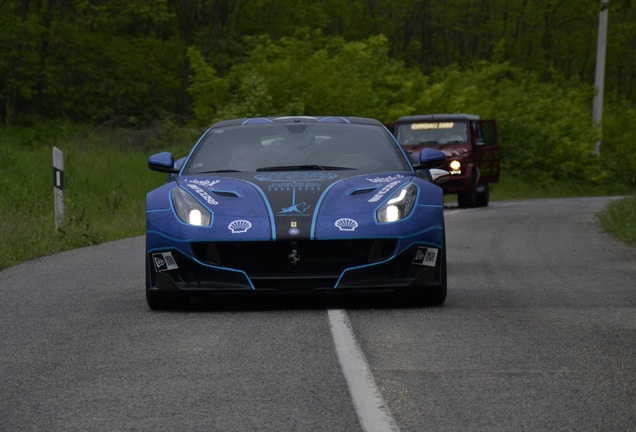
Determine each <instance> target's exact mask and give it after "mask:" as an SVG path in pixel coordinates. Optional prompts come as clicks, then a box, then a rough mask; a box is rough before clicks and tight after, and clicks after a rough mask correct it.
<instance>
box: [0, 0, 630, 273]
mask: <svg viewBox="0 0 636 432" xmlns="http://www.w3.org/2000/svg"><path fill="white" fill-rule="evenodd" d="M606 6H607V7H608V8H609V27H608V38H607V41H608V42H607V60H606V65H607V66H606V73H605V77H606V80H605V103H604V111H603V123H602V128H599V127H597V126H595V125H594V124H593V122H592V104H593V98H594V94H595V90H594V78H595V64H596V44H597V30H598V22H599V12H600V10H601V7H602V3H601V2H600V1H598V0H536V1H535V0H533V1H528V0H321V1H305V0H302V1H301V0H229V1H228V0H0V96H1V100H0V119H1V120H2V124H1V126H0V158H1V160H2V161H3V163H2V175H1V176H0V190H1V191H2V192H1V193H2V200H0V216H2V220H3V221H5V222H3V225H0V238H3V240H5V242H6V243H7V244H13V243H15V244H16V246H11V247H10V248H7V249H10V250H9V251H8V252H5V254H6V255H5V256H4V258H3V257H2V256H0V268H2V267H3V265H4V266H6V265H8V264H11V263H14V262H17V261H19V260H20V259H24V258H27V257H29V256H30V255H29V248H31V249H33V248H34V247H36V246H37V248H36V249H38V250H40V249H41V248H40V246H39V245H41V244H45V247H44V249H43V250H44V251H45V252H46V251H54V250H57V249H59V248H62V249H63V248H66V247H72V246H77V245H83V244H91V243H95V242H99V241H103V240H107V239H110V238H114V237H118V236H124V235H133V234H141V233H143V197H144V195H145V193H146V192H147V190H149V189H151V188H152V187H154V186H155V185H158V184H159V183H161V181H163V180H164V179H163V178H159V177H157V176H156V174H154V176H153V174H152V173H148V172H147V170H145V168H144V167H145V161H146V159H147V157H148V155H149V153H150V152H152V151H154V150H157V151H160V150H169V151H173V152H174V153H177V154H179V155H180V156H182V155H184V153H185V152H187V151H188V149H189V148H190V147H191V145H192V143H193V142H194V139H196V137H197V136H198V135H199V134H200V133H202V132H203V130H204V129H205V127H206V126H207V125H209V124H211V123H212V122H214V121H216V120H219V119H223V118H229V117H243V116H246V117H253V116H265V115H267V116H269V115H302V114H304V115H358V116H368V117H374V118H377V119H379V120H381V121H383V122H385V123H390V122H392V121H394V120H395V119H397V118H398V117H400V116H402V115H408V114H424V113H444V112H466V113H473V114H478V115H480V116H481V117H482V118H495V119H497V121H498V125H499V130H500V140H501V146H502V151H501V161H502V168H503V177H504V178H505V179H508V180H507V181H510V180H511V179H512V180H514V181H515V182H516V183H515V186H518V185H526V186H527V190H544V188H545V187H549V186H550V185H560V186H564V187H565V188H566V189H568V190H570V191H572V190H576V191H578V193H579V194H581V193H596V194H599V193H608V194H626V193H627V194H630V193H631V194H633V190H634V189H635V188H636V134H635V133H634V126H635V125H636V7H635V6H633V5H632V4H631V1H630V0H611V1H609V2H608V3H606ZM599 139H601V142H602V146H601V151H600V155H596V154H595V152H594V148H595V145H596V143H597V141H598V140H599ZM54 145H55V146H57V147H60V148H61V149H62V150H64V151H65V155H66V158H67V160H66V166H67V174H66V175H67V184H66V186H67V187H66V201H67V204H68V205H67V218H68V226H67V227H66V228H65V229H63V230H58V231H57V232H51V231H52V230H51V229H50V225H51V224H52V220H53V216H52V211H51V210H50V208H51V207H52V203H51V202H52V197H51V183H52V182H51V180H50V177H51V174H50V173H51V168H50V166H51V147H52V146H54ZM538 186H541V187H540V188H538ZM493 192H494V195H495V197H496V195H497V190H496V189H495V190H494V191H493ZM8 220H13V221H16V222H13V223H11V224H9V223H7V222H6V221H8ZM20 223H23V224H24V226H20V225H19V224H20ZM39 226H46V228H45V229H43V230H42V231H41V232H40V230H39V229H37V228H34V227H39ZM23 231H26V232H31V233H32V234H31V238H30V239H28V241H25V240H24V238H23V236H22V234H20V235H18V233H22V232H23ZM60 242H61V243H60ZM3 261H4V262H3Z"/></svg>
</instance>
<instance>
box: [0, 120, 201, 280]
mask: <svg viewBox="0 0 636 432" xmlns="http://www.w3.org/2000/svg"><path fill="white" fill-rule="evenodd" d="M200 133H201V131H195V132H192V133H190V132H189V131H185V130H177V129H170V128H166V127H161V128H156V129H153V132H152V133H149V132H148V131H136V130H112V129H107V130H96V129H94V128H88V127H85V126H77V125H68V124H63V125H60V124H58V123H55V124H53V125H45V126H38V127H37V128H30V129H24V128H20V129H18V128H9V129H4V130H3V131H2V133H1V134H0V160H1V161H2V168H1V170H2V172H1V175H0V194H1V195H0V197H1V198H0V239H1V240H0V241H1V242H2V248H0V269H2V268H5V267H9V266H12V265H15V264H18V263H20V262H22V261H25V260H29V259H33V258H36V257H38V256H42V255H48V254H52V253H56V252H60V251H64V250H68V249H73V248H78V247H83V246H90V245H93V244H98V243H103V242H106V241H110V240H116V239H120V238H124V237H130V236H136V235H141V234H143V233H144V230H145V226H144V223H145V222H144V206H145V195H146V192H147V191H149V190H151V189H153V188H155V187H157V186H159V185H160V184H161V183H162V182H163V181H165V176H164V175H161V174H158V173H153V172H151V171H150V170H148V168H147V160H148V156H149V155H150V154H153V153H155V152H159V151H163V150H165V149H171V150H172V151H174V152H175V154H179V155H183V154H187V151H188V150H189V148H190V147H191V146H192V142H193V140H194V139H195V137H196V136H198V135H199V134H200ZM54 146H55V147H58V148H59V149H60V150H62V151H63V152H64V167H65V173H64V174H65V189H64V203H65V212H66V224H65V226H64V227H63V228H62V229H57V230H56V229H55V219H54V204H53V166H52V165H53V156H52V148H53V147H54Z"/></svg>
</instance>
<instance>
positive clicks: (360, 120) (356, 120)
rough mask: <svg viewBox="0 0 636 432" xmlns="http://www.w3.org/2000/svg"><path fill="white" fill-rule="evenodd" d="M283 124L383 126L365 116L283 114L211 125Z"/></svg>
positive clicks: (224, 121)
mask: <svg viewBox="0 0 636 432" xmlns="http://www.w3.org/2000/svg"><path fill="white" fill-rule="evenodd" d="M270 123H277V124H285V123H305V124H307V123H343V124H364V125H376V126H383V124H382V123H381V122H380V121H379V120H376V119H372V118H367V117H341V116H320V117H314V116H283V117H252V118H237V119H231V120H222V121H220V122H217V123H215V124H213V125H212V127H226V126H239V125H254V124H260V125H263V124H270Z"/></svg>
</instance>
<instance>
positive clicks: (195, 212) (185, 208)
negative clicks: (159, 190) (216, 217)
mask: <svg viewBox="0 0 636 432" xmlns="http://www.w3.org/2000/svg"><path fill="white" fill-rule="evenodd" d="M171 195H172V204H173V205H174V209H175V211H176V212H177V216H179V219H181V220H182V221H184V222H185V223H187V224H190V225H199V226H207V225H210V219H211V218H212V215H210V212H209V211H207V210H206V209H205V207H203V206H202V205H201V203H200V202H199V201H197V200H196V199H194V197H193V196H192V195H190V194H189V193H187V192H186V191H184V190H183V189H181V188H180V187H176V188H174V189H172V193H171Z"/></svg>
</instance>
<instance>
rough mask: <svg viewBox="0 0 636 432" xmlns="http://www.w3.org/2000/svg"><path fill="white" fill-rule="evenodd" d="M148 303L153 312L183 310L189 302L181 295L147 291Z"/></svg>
mask: <svg viewBox="0 0 636 432" xmlns="http://www.w3.org/2000/svg"><path fill="white" fill-rule="evenodd" d="M146 303H148V307H149V308H150V309H152V310H171V309H183V308H185V307H186V306H187V305H188V303H189V301H188V299H187V298H186V297H183V296H181V295H179V294H173V293H165V292H155V291H150V290H146Z"/></svg>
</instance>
